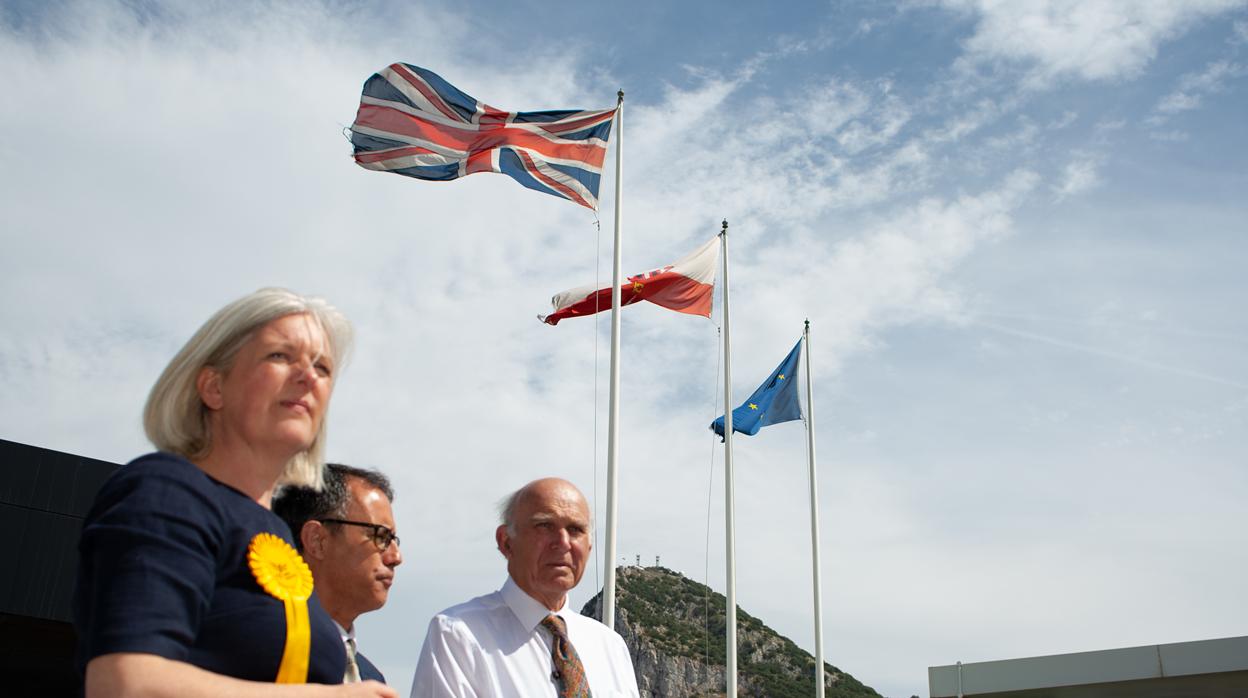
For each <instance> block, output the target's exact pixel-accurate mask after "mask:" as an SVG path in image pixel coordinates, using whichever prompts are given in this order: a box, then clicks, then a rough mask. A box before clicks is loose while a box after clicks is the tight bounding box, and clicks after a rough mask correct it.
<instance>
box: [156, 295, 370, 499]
mask: <svg viewBox="0 0 1248 698" xmlns="http://www.w3.org/2000/svg"><path fill="white" fill-rule="evenodd" d="M287 315H307V316H308V318H309V319H310V320H311V322H313V323H314V324H316V325H317V326H318V327H319V328H320V330H321V332H322V333H323V334H324V335H325V341H326V343H327V344H328V348H327V350H328V352H329V354H330V355H331V356H330V358H332V359H333V360H334V363H335V364H336V367H335V370H334V382H335V383H337V376H338V375H339V373H340V372H341V370H342V367H343V365H345V364H346V360H347V355H348V354H349V353H350V350H351V337H352V331H351V323H349V322H348V321H347V319H346V317H344V316H343V315H342V313H340V312H338V310H337V309H336V308H334V307H333V306H332V305H330V304H329V303H327V302H325V300H324V299H322V298H316V297H309V296H301V295H299V294H296V293H294V292H292V291H288V290H286V289H284V288H262V289H260V290H259V291H256V292H255V293H252V294H249V295H247V296H244V297H242V298H240V299H238V300H236V301H234V302H233V303H230V304H229V305H227V306H225V307H224V308H222V309H221V310H218V311H217V313H216V314H215V315H213V316H212V317H211V318H209V319H208V322H205V323H204V325H203V326H202V327H200V328H199V331H197V332H196V333H195V335H194V336H193V337H191V339H190V340H189V341H188V342H187V343H186V345H185V346H183V347H182V349H181V350H180V351H179V352H178V353H177V355H176V356H174V357H173V360H171V361H170V362H169V365H168V366H166V367H165V370H164V372H162V373H161V374H160V378H158V379H157V380H156V384H155V385H153V386H152V392H151V393H150V394H148V396H147V404H146V405H145V406H144V408H143V430H144V431H145V432H146V433H147V438H148V439H149V440H150V441H151V442H152V444H153V445H154V446H156V448H158V449H160V450H161V451H167V452H170V453H176V454H178V455H180V456H183V457H184V458H187V459H191V460H193V459H196V458H200V457H202V456H204V455H205V454H206V453H207V452H208V450H209V449H210V448H211V447H212V433H211V430H210V429H209V424H208V408H207V407H205V405H204V403H203V400H201V399H200V397H199V389H198V386H197V385H196V381H197V379H198V378H199V373H200V371H202V370H203V369H204V368H207V367H211V368H214V369H216V370H218V371H222V372H225V371H228V370H229V369H230V367H231V366H232V365H233V363H234V359H235V358H236V356H237V355H238V351H239V350H240V349H242V347H243V345H245V344H246V343H247V342H248V341H249V340H250V339H251V338H252V336H253V335H254V334H255V332H256V331H257V330H258V329H260V328H261V327H264V326H265V325H266V324H268V323H269V322H272V321H273V320H276V319H278V318H283V317H286V316H287ZM328 421H329V413H328V409H327V411H326V412H325V413H324V414H322V415H321V428H320V430H319V431H318V432H317V433H316V437H315V438H314V439H313V440H312V444H311V445H310V446H309V447H308V448H307V450H305V451H302V452H300V453H297V454H295V456H294V457H293V458H291V459H290V461H288V462H287V463H286V469H285V471H284V472H283V474H282V479H281V482H285V483H292V484H297V485H307V486H309V487H314V488H319V487H320V486H321V466H322V464H323V463H324V461H325V456H324V453H325V433H326V429H327V423H328Z"/></svg>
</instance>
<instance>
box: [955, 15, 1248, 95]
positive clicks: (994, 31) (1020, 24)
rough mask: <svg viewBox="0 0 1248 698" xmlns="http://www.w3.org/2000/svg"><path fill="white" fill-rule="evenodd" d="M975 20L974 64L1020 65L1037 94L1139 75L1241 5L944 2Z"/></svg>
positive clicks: (970, 49) (969, 48)
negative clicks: (1194, 31)
mask: <svg viewBox="0 0 1248 698" xmlns="http://www.w3.org/2000/svg"><path fill="white" fill-rule="evenodd" d="M943 4H944V5H945V6H946V7H949V8H952V9H956V10H959V11H963V12H967V13H970V14H972V15H974V16H975V17H976V18H977V19H978V22H977V24H976V27H975V33H974V34H973V35H972V36H971V37H970V38H969V39H968V40H967V41H966V42H965V48H966V56H965V60H966V62H967V63H968V65H976V64H996V63H1000V64H1004V65H1006V66H1013V65H1019V66H1022V67H1023V69H1024V70H1025V71H1026V74H1027V79H1026V83H1027V84H1028V85H1029V86H1031V87H1035V88H1043V87H1046V86H1049V85H1052V84H1053V83H1054V82H1055V81H1058V80H1062V79H1069V78H1074V79H1080V80H1089V81H1098V82H1101V81H1113V80H1120V79H1125V78H1130V77H1133V76H1135V75H1137V74H1138V73H1139V72H1140V71H1141V70H1143V69H1144V67H1145V66H1147V65H1148V64H1149V63H1150V62H1152V60H1153V59H1154V58H1155V57H1156V55H1157V51H1158V49H1159V47H1160V45H1161V44H1163V43H1165V42H1166V41H1169V40H1172V39H1174V38H1175V37H1177V36H1179V35H1181V34H1183V33H1184V32H1185V31H1187V30H1188V29H1189V28H1190V27H1191V26H1192V25H1194V24H1196V23H1197V22H1199V21H1202V20H1204V19H1207V18H1209V17H1213V16H1216V15H1219V14H1222V13H1224V12H1226V11H1228V10H1231V9H1234V8H1237V7H1243V6H1244V2H1243V0H1156V1H1153V2H1138V1H1136V0H1102V1H1100V2H1081V1H1080V0H1042V1H1038V2H1012V1H1009V0H944V2H943Z"/></svg>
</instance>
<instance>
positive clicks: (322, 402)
mask: <svg viewBox="0 0 1248 698" xmlns="http://www.w3.org/2000/svg"><path fill="white" fill-rule="evenodd" d="M350 344H351V328H350V325H349V323H348V322H347V320H346V318H344V317H343V316H342V314H341V313H339V312H338V311H337V310H335V309H334V308H333V307H332V306H330V305H328V304H327V303H326V302H325V301H323V300H321V299H318V298H306V297H302V296H299V295H296V294H294V293H291V292H290V291H286V290H284V289H261V290H260V291H257V292H255V293H253V294H250V295H248V296H246V297H244V298H241V299H239V300H237V301H235V302H233V303H231V304H229V305H227V306H226V307H224V308H222V309H221V310H220V311H218V312H217V313H216V314H215V315H213V316H212V318H210V319H209V320H208V322H207V323H205V324H204V326H203V327H201V328H200V329H199V331H198V332H196V333H195V336H193V337H192V338H191V339H190V341H189V342H187V344H186V346H184V347H183V348H182V350H181V351H179V352H178V354H177V356H175V357H174V358H173V360H172V361H171V362H170V363H169V365H168V366H167V367H166V368H165V370H164V372H163V373H162V374H161V376H160V378H159V379H158V380H157V381H156V385H155V386H153V388H152V392H151V394H150V395H149V396H148V400H147V406H146V407H145V409H144V415H143V425H144V428H145V430H146V432H147V436H148V438H149V439H150V440H151V441H152V443H153V444H154V445H155V446H156V448H157V449H159V451H158V452H157V453H152V454H149V455H146V456H142V457H140V458H138V459H136V460H134V461H132V462H130V463H129V464H127V465H125V466H123V467H122V468H120V469H118V470H117V471H116V472H115V473H114V474H113V475H112V477H110V478H109V480H108V481H107V482H106V483H105V484H104V486H103V487H102V488H101V489H100V491H99V493H98V495H97V496H96V500H95V503H94V504H93V505H92V507H91V510H90V512H89V513H88V514H87V517H86V520H85V521H84V523H83V530H82V539H81V542H80V544H79V565H78V581H77V587H76V589H75V592H74V626H75V628H76V630H77V631H78V647H77V664H78V668H79V671H81V672H82V673H83V674H84V680H85V693H86V696H88V698H93V697H96V696H128V695H141V696H166V695H167V696H180V697H181V696H185V697H192V696H222V695H231V696H252V695H256V696H260V695H263V696H290V697H291V698H296V697H298V696H306V697H308V698H314V697H315V696H360V697H361V698H362V697H364V696H385V697H393V696H395V695H396V694H395V693H394V691H392V690H391V689H389V688H387V687H385V686H384V685H382V684H379V683H376V682H365V683H360V684H352V685H337V686H330V685H307V684H339V683H341V682H342V680H343V674H344V670H345V668H346V657H345V652H344V649H343V643H342V640H341V638H340V636H339V634H338V631H337V629H336V628H335V627H334V624H333V621H332V620H331V619H330V617H329V615H328V614H326V613H325V611H324V610H323V609H322V608H321V605H320V603H319V601H318V600H317V598H316V596H315V594H313V593H312V589H313V584H312V576H311V572H309V571H308V568H307V565H306V564H304V562H303V560H302V559H301V558H300V557H299V555H298V553H296V552H295V551H294V549H293V547H292V545H291V543H292V539H291V535H290V531H289V529H288V528H287V527H286V525H285V524H284V523H283V522H282V521H281V519H279V518H278V517H277V516H275V515H274V514H273V513H272V512H271V511H270V510H269V502H270V500H271V498H272V495H273V491H274V489H275V488H276V487H277V486H278V485H279V484H284V483H295V484H302V485H311V486H314V487H319V486H320V483H321V468H322V464H323V461H324V458H323V455H322V454H323V451H324V445H325V422H326V418H325V415H326V412H327V410H328V408H329V398H330V394H331V392H332V388H333V384H334V381H335V378H336V374H337V372H338V371H339V370H340V369H341V366H342V364H343V363H344V361H345V359H346V356H347V353H348V350H349V348H350ZM274 683H279V684H290V685H282V686H274V685H273V684H274Z"/></svg>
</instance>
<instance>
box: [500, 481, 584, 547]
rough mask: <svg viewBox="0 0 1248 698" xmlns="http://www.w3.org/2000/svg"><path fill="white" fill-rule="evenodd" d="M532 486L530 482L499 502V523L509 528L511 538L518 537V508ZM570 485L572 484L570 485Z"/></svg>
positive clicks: (508, 533)
mask: <svg viewBox="0 0 1248 698" xmlns="http://www.w3.org/2000/svg"><path fill="white" fill-rule="evenodd" d="M534 482H536V481H534ZM532 484H533V482H530V483H528V484H526V485H524V486H523V487H521V488H520V489H518V490H516V491H515V492H512V493H511V494H509V495H507V496H506V497H503V498H502V499H501V500H500V501H499V502H498V523H499V524H500V525H502V526H506V527H507V535H509V536H514V535H516V508H517V507H519V506H520V502H521V501H522V500H523V499H524V496H525V495H527V494H528V491H529V486H530V485H532ZM568 484H571V483H568ZM573 487H575V486H573ZM577 492H580V490H577ZM581 497H582V498H584V495H581ZM585 508H586V509H588V508H589V503H588V502H586V507H585ZM593 532H594V515H593V512H592V511H591V512H590V515H589V533H590V535H593Z"/></svg>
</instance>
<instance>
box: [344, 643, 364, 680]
mask: <svg viewBox="0 0 1248 698" xmlns="http://www.w3.org/2000/svg"><path fill="white" fill-rule="evenodd" d="M342 682H343V683H359V682H360V665H359V664H357V663H356V661H355V638H353V637H348V638H347V672H346V673H345V674H343V675H342Z"/></svg>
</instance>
